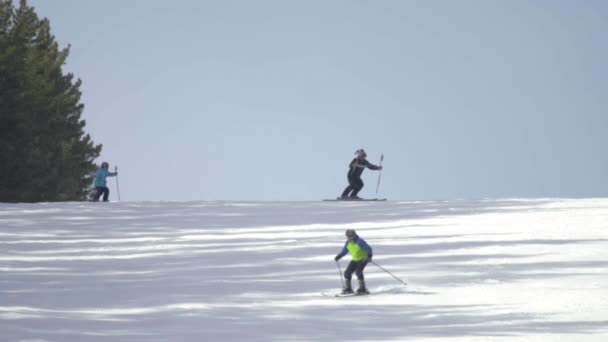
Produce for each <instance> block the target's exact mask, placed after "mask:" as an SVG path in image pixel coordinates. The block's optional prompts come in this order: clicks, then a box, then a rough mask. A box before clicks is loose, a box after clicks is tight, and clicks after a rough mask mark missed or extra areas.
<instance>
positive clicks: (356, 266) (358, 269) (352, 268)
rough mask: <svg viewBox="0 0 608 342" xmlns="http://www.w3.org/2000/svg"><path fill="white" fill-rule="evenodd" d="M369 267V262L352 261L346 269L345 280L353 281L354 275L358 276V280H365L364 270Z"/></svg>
mask: <svg viewBox="0 0 608 342" xmlns="http://www.w3.org/2000/svg"><path fill="white" fill-rule="evenodd" d="M365 266H367V260H365V261H352V260H351V262H350V263H349V264H348V266H347V267H346V270H345V271H344V278H346V279H351V278H352V277H353V273H355V274H356V275H357V279H359V280H363V269H364V268H365Z"/></svg>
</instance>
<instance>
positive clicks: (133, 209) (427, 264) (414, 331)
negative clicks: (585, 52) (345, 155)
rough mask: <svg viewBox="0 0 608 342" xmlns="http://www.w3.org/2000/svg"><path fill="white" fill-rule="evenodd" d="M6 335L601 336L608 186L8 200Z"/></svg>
mask: <svg viewBox="0 0 608 342" xmlns="http://www.w3.org/2000/svg"><path fill="white" fill-rule="evenodd" d="M346 228H354V229H356V230H357V232H358V233H359V234H360V235H361V237H363V238H364V239H365V240H366V241H367V242H368V243H369V244H370V245H371V246H372V247H373V248H374V255H375V256H374V261H376V262H377V263H378V264H379V265H381V266H382V267H384V268H385V269H387V270H389V271H391V272H392V273H394V274H395V275H396V276H398V277H400V278H402V279H404V280H406V281H407V282H408V285H407V286H402V285H400V284H399V282H398V281H396V280H395V279H394V278H392V277H391V276H390V275H389V274H387V273H385V272H383V271H382V270H380V269H379V268H378V267H376V266H374V265H369V266H368V268H367V269H366V277H367V279H368V280H367V281H368V285H369V287H370V289H371V290H372V291H376V292H382V293H380V294H375V295H371V296H367V297H352V298H333V297H332V298H329V297H324V296H322V295H321V292H335V291H338V290H339V288H340V286H341V281H340V278H339V277H338V268H337V265H336V263H335V262H334V261H333V257H334V256H335V254H337V253H338V252H339V250H340V249H341V247H342V244H343V243H344V237H343V232H344V230H345V229H346ZM348 259H349V257H348V256H347V257H345V258H344V259H343V260H342V261H341V267H342V269H344V267H345V266H346V262H347V261H348ZM0 340H1V341H39V342H40V341H146V342H152V341H352V340H357V341H407V340H415V341H607V340H608V199H576V200H574V199H571V200H566V199H535V200H519V199H509V200H480V201H443V202H391V201H389V202H377V203H373V202H372V203H331V202H159V203H157V202H154V203H152V202H141V203H48V204H0Z"/></svg>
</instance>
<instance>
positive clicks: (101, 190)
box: [93, 186, 110, 202]
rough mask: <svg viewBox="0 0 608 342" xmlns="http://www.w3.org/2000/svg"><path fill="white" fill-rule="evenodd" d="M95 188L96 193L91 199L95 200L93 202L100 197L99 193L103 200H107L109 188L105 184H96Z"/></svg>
mask: <svg viewBox="0 0 608 342" xmlns="http://www.w3.org/2000/svg"><path fill="white" fill-rule="evenodd" d="M95 189H97V193H95V197H93V201H95V202H97V201H99V197H101V195H102V194H103V201H104V202H107V201H108V196H110V189H108V187H107V186H96V187H95Z"/></svg>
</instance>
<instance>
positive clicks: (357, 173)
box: [348, 158, 380, 177]
mask: <svg viewBox="0 0 608 342" xmlns="http://www.w3.org/2000/svg"><path fill="white" fill-rule="evenodd" d="M348 167H349V168H350V169H349V170H348V177H361V174H362V173H363V170H364V169H365V168H366V167H367V168H369V169H371V170H378V169H379V168H380V167H378V166H376V165H374V164H372V163H370V162H368V161H367V159H359V158H355V159H353V161H351V162H350V165H349V166H348Z"/></svg>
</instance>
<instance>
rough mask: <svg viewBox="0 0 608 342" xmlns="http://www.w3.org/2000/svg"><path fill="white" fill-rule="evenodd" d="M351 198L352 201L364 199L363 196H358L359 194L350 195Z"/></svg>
mask: <svg viewBox="0 0 608 342" xmlns="http://www.w3.org/2000/svg"><path fill="white" fill-rule="evenodd" d="M349 199H350V200H351V201H360V200H362V199H363V198H361V197H359V196H357V195H354V196H350V197H349Z"/></svg>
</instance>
